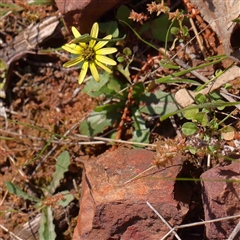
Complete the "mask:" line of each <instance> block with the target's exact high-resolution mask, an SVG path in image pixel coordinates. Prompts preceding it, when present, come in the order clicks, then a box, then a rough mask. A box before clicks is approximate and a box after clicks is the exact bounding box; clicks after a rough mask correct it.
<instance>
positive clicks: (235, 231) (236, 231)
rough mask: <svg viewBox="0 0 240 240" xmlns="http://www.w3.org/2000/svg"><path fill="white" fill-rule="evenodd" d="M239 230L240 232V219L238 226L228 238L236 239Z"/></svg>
mask: <svg viewBox="0 0 240 240" xmlns="http://www.w3.org/2000/svg"><path fill="white" fill-rule="evenodd" d="M239 232H240V221H239V222H238V224H237V226H236V227H235V228H234V229H233V231H232V233H231V234H230V236H229V237H228V239H227V240H234V238H235V237H236V235H237V234H238V233H239Z"/></svg>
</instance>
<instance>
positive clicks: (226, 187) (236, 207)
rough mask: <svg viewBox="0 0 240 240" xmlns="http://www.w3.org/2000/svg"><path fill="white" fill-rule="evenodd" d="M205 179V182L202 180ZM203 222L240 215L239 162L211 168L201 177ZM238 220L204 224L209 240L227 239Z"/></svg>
mask: <svg viewBox="0 0 240 240" xmlns="http://www.w3.org/2000/svg"><path fill="white" fill-rule="evenodd" d="M204 179H205V180H204ZM201 180H202V200H203V206H204V214H205V220H212V219H216V218H223V217H227V216H233V215H237V214H239V213H240V201H239V196H240V187H239V181H240V160H237V161H235V162H233V163H232V164H230V165H228V166H219V167H215V168H212V169H210V170H208V171H206V172H205V173H203V174H202V175H201ZM238 221H239V219H233V220H228V221H221V222H216V223H209V224H206V236H207V238H208V239H209V240H221V239H228V237H229V235H230V234H231V232H232V231H233V229H234V228H235V226H236V224H237V223H238Z"/></svg>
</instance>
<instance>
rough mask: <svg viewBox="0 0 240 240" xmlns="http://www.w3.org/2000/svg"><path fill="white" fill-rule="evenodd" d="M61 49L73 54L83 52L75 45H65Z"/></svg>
mask: <svg viewBox="0 0 240 240" xmlns="http://www.w3.org/2000/svg"><path fill="white" fill-rule="evenodd" d="M62 49H64V50H65V51H67V52H70V53H73V54H81V53H82V51H83V48H81V47H79V46H78V45H77V44H74V43H71V44H65V45H63V46H62Z"/></svg>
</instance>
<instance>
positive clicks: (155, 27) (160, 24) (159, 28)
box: [140, 14, 173, 42]
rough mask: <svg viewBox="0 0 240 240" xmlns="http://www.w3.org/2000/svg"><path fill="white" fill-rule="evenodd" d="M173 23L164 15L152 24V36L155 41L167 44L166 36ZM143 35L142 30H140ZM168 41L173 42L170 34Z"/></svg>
mask: <svg viewBox="0 0 240 240" xmlns="http://www.w3.org/2000/svg"><path fill="white" fill-rule="evenodd" d="M170 23H171V21H169V19H168V15H167V14H163V15H161V16H159V17H158V18H156V19H154V20H153V21H151V22H150V28H151V31H152V36H153V38H154V39H156V40H158V41H161V42H165V41H166V34H167V31H168V28H169V25H170ZM140 34H141V30H140ZM167 41H173V37H172V34H169V36H168V39H167Z"/></svg>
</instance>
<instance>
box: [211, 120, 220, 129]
mask: <svg viewBox="0 0 240 240" xmlns="http://www.w3.org/2000/svg"><path fill="white" fill-rule="evenodd" d="M209 127H210V128H211V129H218V127H219V124H218V122H217V120H216V118H213V119H212V120H211V121H210V122H209Z"/></svg>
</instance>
